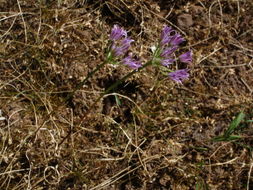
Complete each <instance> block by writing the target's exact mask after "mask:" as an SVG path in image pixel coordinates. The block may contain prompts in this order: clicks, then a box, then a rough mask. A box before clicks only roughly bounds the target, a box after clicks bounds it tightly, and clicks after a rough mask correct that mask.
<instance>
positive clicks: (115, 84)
mask: <svg viewBox="0 0 253 190" xmlns="http://www.w3.org/2000/svg"><path fill="white" fill-rule="evenodd" d="M152 64H153V60H151V61H148V62H147V63H146V64H144V65H143V66H142V67H140V68H139V69H137V70H133V71H132V72H130V73H128V74H127V75H125V76H124V77H123V78H121V79H120V80H118V81H116V82H115V83H113V84H112V85H111V86H109V87H108V88H107V89H106V90H105V91H104V92H103V93H102V94H101V95H100V96H99V97H98V98H97V99H96V100H95V102H94V103H93V104H92V106H91V108H92V107H94V105H95V104H96V103H97V102H98V101H99V100H100V99H101V98H103V96H104V95H106V94H108V93H109V92H110V91H112V90H113V89H115V88H117V87H118V86H119V85H120V84H121V83H123V82H124V81H125V80H126V79H128V78H129V77H131V76H132V75H134V74H135V73H137V72H140V71H141V70H142V69H144V68H146V67H147V66H149V65H152Z"/></svg>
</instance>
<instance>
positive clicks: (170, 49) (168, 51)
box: [160, 46, 178, 58]
mask: <svg viewBox="0 0 253 190" xmlns="http://www.w3.org/2000/svg"><path fill="white" fill-rule="evenodd" d="M177 49H178V47H176V46H174V47H168V48H165V49H164V50H163V52H162V53H161V55H160V56H161V57H166V58H168V57H171V55H172V54H173V53H174V52H175V51H176V50H177Z"/></svg>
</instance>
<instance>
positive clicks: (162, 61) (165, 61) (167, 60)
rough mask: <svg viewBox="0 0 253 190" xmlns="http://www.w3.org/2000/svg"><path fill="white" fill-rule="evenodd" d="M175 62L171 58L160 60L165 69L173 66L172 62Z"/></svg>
mask: <svg viewBox="0 0 253 190" xmlns="http://www.w3.org/2000/svg"><path fill="white" fill-rule="evenodd" d="M174 61H175V59H172V58H166V59H162V60H161V64H162V65H163V66H165V67H167V66H168V65H171V64H173V62H174Z"/></svg>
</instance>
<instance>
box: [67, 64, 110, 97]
mask: <svg viewBox="0 0 253 190" xmlns="http://www.w3.org/2000/svg"><path fill="white" fill-rule="evenodd" d="M108 62H109V61H108V60H105V61H104V62H103V63H101V64H99V65H98V66H97V67H96V68H95V69H94V70H93V71H91V72H89V73H88V75H87V76H86V78H85V79H84V80H83V81H82V82H80V83H78V84H77V86H76V87H75V88H74V90H73V91H72V92H71V93H70V94H69V95H68V96H67V98H66V100H69V99H70V98H71V97H72V96H73V95H74V94H75V92H76V91H77V90H79V89H80V88H81V87H82V86H83V85H84V84H85V83H86V82H87V81H88V79H89V78H90V77H92V76H93V74H94V73H96V72H97V71H98V70H100V69H101V68H102V67H103V66H104V65H106V64H107V63H108Z"/></svg>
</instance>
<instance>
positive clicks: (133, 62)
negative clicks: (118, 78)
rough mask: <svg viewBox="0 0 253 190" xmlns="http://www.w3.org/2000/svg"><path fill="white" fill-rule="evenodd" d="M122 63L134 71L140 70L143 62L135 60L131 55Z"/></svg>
mask: <svg viewBox="0 0 253 190" xmlns="http://www.w3.org/2000/svg"><path fill="white" fill-rule="evenodd" d="M122 63H123V64H125V65H128V66H129V67H131V68H132V69H138V68H139V67H141V66H142V64H141V62H140V61H137V60H135V59H133V57H132V56H131V55H128V56H127V57H125V58H124V59H123V60H122Z"/></svg>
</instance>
